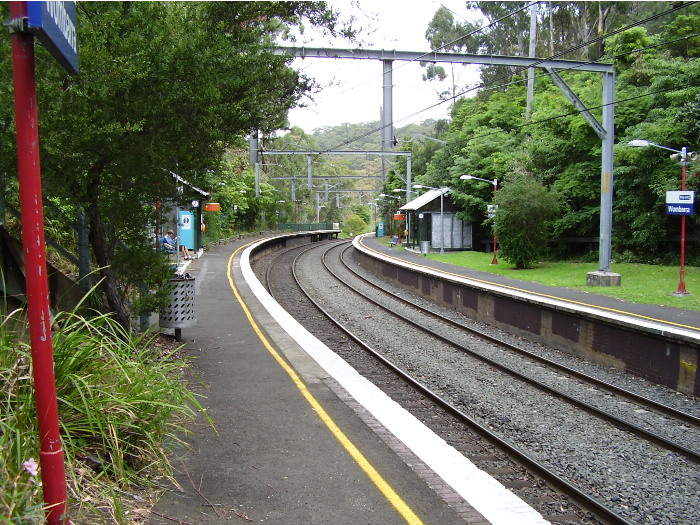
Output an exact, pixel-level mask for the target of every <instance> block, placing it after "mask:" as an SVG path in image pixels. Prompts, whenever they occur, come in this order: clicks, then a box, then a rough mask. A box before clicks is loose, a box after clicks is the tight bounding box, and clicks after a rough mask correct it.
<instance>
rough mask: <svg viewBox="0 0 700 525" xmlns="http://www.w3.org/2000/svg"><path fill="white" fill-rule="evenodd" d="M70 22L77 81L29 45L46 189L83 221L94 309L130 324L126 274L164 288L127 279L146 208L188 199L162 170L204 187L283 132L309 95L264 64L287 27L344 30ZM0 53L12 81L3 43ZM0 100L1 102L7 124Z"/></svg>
mask: <svg viewBox="0 0 700 525" xmlns="http://www.w3.org/2000/svg"><path fill="white" fill-rule="evenodd" d="M77 11H78V27H79V28H80V30H79V32H78V38H79V42H78V46H79V48H80V71H81V72H80V75H78V76H76V77H72V78H68V77H67V75H66V74H65V72H64V71H63V70H62V69H61V67H60V66H59V65H57V64H56V63H55V60H53V59H52V58H50V57H49V56H48V53H47V52H46V50H45V49H43V48H42V47H41V46H38V47H37V86H38V96H39V107H40V119H41V127H42V137H41V139H42V140H41V145H42V168H43V181H44V191H45V193H46V195H47V196H49V197H51V198H53V199H55V200H56V201H57V202H66V203H67V206H69V207H70V208H71V209H72V210H78V209H83V210H84V211H85V213H86V215H87V219H88V223H89V227H90V243H91V247H92V250H93V253H94V256H95V263H96V266H97V267H98V268H99V272H100V274H101V277H102V278H103V279H102V287H103V291H104V294H105V298H106V299H107V302H108V304H109V308H110V309H112V310H113V311H114V313H115V315H116V318H117V319H118V320H119V322H121V323H122V324H124V325H125V326H128V324H129V320H130V318H131V315H130V314H131V313H132V312H130V307H131V306H132V304H137V303H136V301H135V299H134V298H133V297H132V293H133V292H134V290H135V289H136V288H135V287H134V286H133V284H134V278H133V276H134V275H136V274H138V273H141V275H140V277H141V278H143V282H142V283H141V286H142V287H143V289H145V290H151V289H154V288H157V287H159V286H160V285H161V282H162V280H161V275H160V273H158V272H155V273H154V274H151V273H148V272H141V271H140V269H139V268H136V267H137V266H139V265H143V264H144V257H142V256H140V255H137V254H136V252H137V251H144V250H151V249H152V247H151V246H148V245H147V243H145V242H142V240H144V239H148V238H149V236H150V235H151V234H152V231H153V229H154V227H155V226H156V225H157V224H158V223H159V222H160V221H161V220H162V219H161V217H158V216H156V202H158V201H161V202H165V201H170V202H173V203H175V204H178V203H182V202H188V201H190V200H191V198H192V196H191V195H190V194H188V193H187V192H184V193H182V194H180V193H179V192H178V191H177V188H176V181H175V179H174V178H173V177H172V176H171V172H174V173H177V174H178V175H180V176H181V177H183V178H185V179H186V180H188V181H189V182H190V183H191V184H193V185H194V186H197V187H203V188H209V187H210V183H211V179H212V178H213V177H214V175H215V174H216V173H217V172H218V171H219V168H220V164H221V162H222V159H223V155H224V153H225V151H226V150H227V148H228V147H229V146H237V145H238V143H239V141H240V138H241V137H243V136H245V135H247V134H248V133H249V132H250V130H251V129H260V130H262V131H263V132H270V131H272V130H276V129H280V128H284V127H286V126H287V113H288V111H289V109H290V108H291V107H293V106H295V105H296V104H297V102H298V101H299V99H300V97H301V96H302V95H303V94H304V93H305V92H307V91H308V90H310V89H311V87H312V81H311V80H310V79H308V78H305V77H304V76H303V75H300V74H299V73H297V72H296V71H295V70H294V69H292V68H291V67H289V63H290V62H291V60H292V59H291V58H290V57H285V56H280V55H276V54H275V53H274V47H275V39H276V38H277V37H278V36H280V35H283V34H284V33H285V30H286V29H288V26H296V25H302V24H303V23H307V22H308V23H310V24H311V25H312V26H320V27H322V28H324V29H325V30H326V31H327V32H328V33H330V34H332V35H340V34H342V35H344V36H352V33H353V31H352V30H351V29H350V28H347V27H345V26H344V25H343V24H341V23H340V21H339V18H338V16H337V14H336V13H334V12H333V11H331V10H330V9H329V8H328V6H327V5H326V4H325V3H323V2H264V3H259V2H194V3H193V2H167V3H163V2H85V3H80V4H79V5H78V9H77ZM0 45H2V46H3V47H4V53H2V54H0V57H2V58H0V67H2V68H3V72H4V74H5V76H6V77H7V78H11V74H10V71H9V68H10V61H9V57H10V53H9V49H8V47H9V39H4V40H3V41H2V42H1V43H0ZM212 72H215V73H214V74H213V73H212ZM9 96H10V93H9V92H8V91H7V90H4V91H2V92H0V97H2V102H3V103H2V104H0V119H2V121H4V122H11V121H12V114H11V109H12V104H11V103H10V100H9V98H10V97H9ZM5 132H6V131H5ZM6 133H7V132H6ZM9 149H11V148H8V150H9ZM5 151H6V150H5ZM10 160H11V159H10ZM3 162H4V159H3ZM13 164H14V163H11V162H8V163H7V165H6V166H4V167H5V168H6V169H5V172H6V173H13V172H14V169H15V168H14V166H13ZM14 165H16V164H14ZM251 207H252V206H251ZM246 211H247V210H246ZM260 211H262V210H261V209H257V210H251V213H255V214H254V215H251V217H253V218H256V219H257V218H258V217H260V214H259V213H256V212H260ZM246 219H249V217H248V216H246ZM231 222H232V221H231ZM54 229H55V228H54V225H53V224H51V230H54ZM124 244H126V246H128V251H129V253H128V256H125V255H124V254H120V253H119V251H120V250H122V248H121V247H122V246H123V245H124ZM146 258H147V257H146ZM129 266H131V267H132V268H130V267H129ZM145 266H149V265H148V264H146V265H145ZM150 276H152V278H149V277H150Z"/></svg>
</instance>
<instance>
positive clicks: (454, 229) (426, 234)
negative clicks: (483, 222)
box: [399, 188, 472, 251]
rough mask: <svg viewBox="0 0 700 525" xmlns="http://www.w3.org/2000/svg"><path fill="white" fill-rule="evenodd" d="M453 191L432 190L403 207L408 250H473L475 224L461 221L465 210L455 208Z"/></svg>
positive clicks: (400, 210) (401, 209) (400, 209)
mask: <svg viewBox="0 0 700 525" xmlns="http://www.w3.org/2000/svg"><path fill="white" fill-rule="evenodd" d="M449 192H450V189H449V188H440V189H431V190H428V191H427V192H426V193H424V194H423V195H420V196H419V197H417V198H415V199H413V200H412V201H410V202H407V203H406V204H404V205H403V206H401V207H400V208H399V212H400V213H402V214H404V215H405V220H406V224H405V232H406V247H407V248H410V249H416V250H417V249H421V251H424V248H425V247H426V246H429V248H430V250H432V251H435V250H440V249H443V250H471V249H472V224H471V222H468V221H462V220H460V219H458V218H457V212H458V211H461V210H459V209H457V208H456V207H455V206H454V204H453V203H452V199H451V198H450V194H449ZM441 201H442V202H441ZM427 242H429V243H430V244H429V245H427V244H426V243H427Z"/></svg>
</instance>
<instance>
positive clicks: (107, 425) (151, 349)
mask: <svg viewBox="0 0 700 525" xmlns="http://www.w3.org/2000/svg"><path fill="white" fill-rule="evenodd" d="M8 319H12V320H14V321H19V319H20V312H16V313H15V315H14V316H7V317H5V322H4V323H3V325H2V326H1V327H0V343H1V346H0V377H2V380H3V385H5V386H4V388H3V389H2V398H1V401H0V430H1V432H0V445H1V446H0V450H1V451H2V452H1V453H0V472H2V474H3V475H2V476H0V485H1V486H2V490H0V494H2V495H0V513H2V515H3V516H4V517H5V518H6V519H8V520H9V521H8V523H38V522H40V521H41V519H40V518H39V516H41V514H43V511H42V504H41V494H40V490H39V485H38V479H39V478H33V477H31V476H30V475H29V474H28V472H26V471H25V469H24V468H23V463H24V462H25V461H27V460H28V459H29V458H30V457H33V458H38V457H39V456H38V453H39V450H38V446H39V445H38V437H37V428H36V411H35V408H34V395H33V394H34V392H33V383H32V379H31V357H30V349H29V348H28V345H27V344H26V343H24V342H23V339H22V334H21V332H20V333H18V332H17V329H15V328H13V327H12V326H9V322H8ZM17 326H19V327H21V326H22V325H21V323H19V322H17ZM55 326H57V327H59V329H58V330H57V331H56V332H54V334H53V343H54V345H53V346H54V361H55V375H56V388H57V395H58V404H59V418H60V423H61V434H62V438H63V446H64V452H65V455H66V465H67V471H68V473H69V474H68V478H69V479H68V482H69V494H73V495H74V498H75V499H74V500H73V501H71V502H70V506H71V515H72V517H73V518H74V519H76V520H77V521H85V522H90V523H98V522H101V523H127V522H128V519H127V517H126V515H125V511H124V505H123V501H122V498H123V497H124V491H125V489H127V488H129V487H133V486H139V487H144V486H146V485H148V484H149V483H151V482H153V481H154V480H155V479H156V478H157V477H158V476H163V475H165V476H169V473H170V466H169V463H168V457H167V451H168V449H169V447H172V446H173V445H174V444H175V443H177V442H178V439H179V438H178V435H181V433H182V432H183V431H184V425H185V422H186V421H187V420H189V419H190V418H192V417H193V415H194V410H195V409H199V408H201V406H200V405H199V402H198V400H197V398H196V397H195V395H194V394H193V393H191V392H190V391H189V390H187V388H186V386H185V384H184V382H183V377H182V376H183V371H184V370H186V367H187V365H186V363H184V362H183V361H182V360H181V359H180V358H178V357H177V356H176V355H175V354H173V353H171V352H170V351H166V352H164V353H161V351H160V348H159V347H158V345H157V344H156V341H155V339H153V338H152V336H149V337H140V338H134V337H132V336H131V334H130V333H129V332H127V331H125V330H124V329H123V327H122V326H121V325H119V324H118V323H117V322H116V321H115V320H114V319H113V318H111V317H109V316H104V315H100V314H97V315H96V316H95V317H93V318H86V317H82V316H80V315H78V314H76V313H63V314H59V315H58V316H57V318H56V319H55Z"/></svg>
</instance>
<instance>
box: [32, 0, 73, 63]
mask: <svg viewBox="0 0 700 525" xmlns="http://www.w3.org/2000/svg"><path fill="white" fill-rule="evenodd" d="M27 15H28V18H27V29H28V30H29V31H31V32H32V33H34V34H35V35H36V36H37V37H38V38H39V40H41V43H42V44H43V45H44V47H46V48H47V49H48V50H49V52H50V53H51V54H52V55H53V56H54V58H55V59H56V60H58V62H59V63H60V64H61V65H62V66H63V67H64V68H65V69H66V71H68V73H70V74H71V75H77V74H78V33H77V14H76V9H75V2H31V1H30V2H27Z"/></svg>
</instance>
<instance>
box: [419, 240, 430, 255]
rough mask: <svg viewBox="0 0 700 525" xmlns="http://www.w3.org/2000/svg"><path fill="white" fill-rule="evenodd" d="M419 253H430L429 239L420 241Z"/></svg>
mask: <svg viewBox="0 0 700 525" xmlns="http://www.w3.org/2000/svg"><path fill="white" fill-rule="evenodd" d="M420 253H421V254H423V255H428V254H429V253H430V241H421V242H420Z"/></svg>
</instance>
